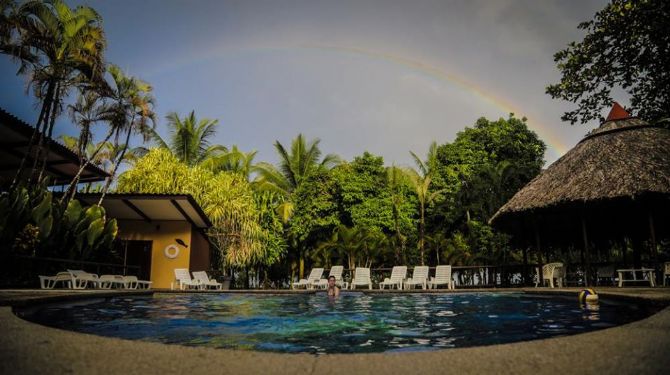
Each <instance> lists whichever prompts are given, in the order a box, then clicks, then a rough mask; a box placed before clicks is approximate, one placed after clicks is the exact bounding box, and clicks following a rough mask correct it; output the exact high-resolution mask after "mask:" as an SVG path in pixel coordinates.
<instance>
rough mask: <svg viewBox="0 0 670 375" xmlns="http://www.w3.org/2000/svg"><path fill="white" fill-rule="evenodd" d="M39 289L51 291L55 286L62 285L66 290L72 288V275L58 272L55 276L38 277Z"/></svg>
mask: <svg viewBox="0 0 670 375" xmlns="http://www.w3.org/2000/svg"><path fill="white" fill-rule="evenodd" d="M39 278H40V288H42V289H53V288H54V287H55V286H56V284H58V283H63V284H64V285H65V286H67V287H68V288H71V287H72V275H71V274H70V273H69V272H58V273H57V274H56V275H55V276H42V275H40V276H39Z"/></svg>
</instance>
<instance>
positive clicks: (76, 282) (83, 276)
mask: <svg viewBox="0 0 670 375" xmlns="http://www.w3.org/2000/svg"><path fill="white" fill-rule="evenodd" d="M67 272H69V273H70V275H71V276H72V285H71V288H72V289H86V287H87V286H88V283H91V285H92V286H93V287H94V288H97V287H99V286H100V283H99V281H100V278H99V277H98V275H96V274H94V273H88V272H86V271H84V270H67Z"/></svg>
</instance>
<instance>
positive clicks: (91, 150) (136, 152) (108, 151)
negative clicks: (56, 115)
mask: <svg viewBox="0 0 670 375" xmlns="http://www.w3.org/2000/svg"><path fill="white" fill-rule="evenodd" d="M59 139H60V141H61V142H62V143H63V144H64V145H65V147H67V148H69V149H70V150H72V152H74V153H78V152H80V151H79V148H80V145H81V142H80V141H79V138H77V137H73V136H69V135H61V136H60V137H59ZM124 148H126V146H125V145H124V144H114V143H112V142H109V141H100V142H98V143H89V144H88V145H87V147H86V150H85V151H84V154H83V155H79V154H78V156H79V157H80V158H84V160H85V161H86V162H85V165H84V167H85V166H87V165H89V164H92V165H95V166H96V167H98V168H100V169H102V170H103V171H105V172H107V173H111V172H112V171H113V170H114V167H115V166H116V164H117V163H121V164H134V162H135V161H136V160H137V159H139V158H140V157H142V156H144V154H145V152H146V150H145V149H144V148H143V147H134V148H129V149H127V150H126V152H125V154H124V156H123V159H121V158H120V155H121V152H122V151H123V149H124ZM90 186H91V183H90V182H89V183H88V185H87V188H86V190H87V191H88V190H89V189H90ZM64 195H67V192H66V193H65V194H64Z"/></svg>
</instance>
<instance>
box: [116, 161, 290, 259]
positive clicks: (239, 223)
mask: <svg viewBox="0 0 670 375" xmlns="http://www.w3.org/2000/svg"><path fill="white" fill-rule="evenodd" d="M117 191H119V192H126V193H154V194H190V195H191V196H193V198H194V199H195V200H196V201H197V202H198V204H199V205H200V206H201V207H202V208H203V210H204V212H205V214H207V216H208V217H209V218H210V220H211V221H212V223H213V224H214V226H213V227H212V228H211V229H210V231H209V232H208V235H209V237H210V239H211V240H212V242H213V243H214V244H215V246H216V248H217V249H218V250H219V253H220V256H219V259H220V262H221V263H220V266H221V267H224V266H237V267H246V266H249V265H253V264H268V263H271V262H274V261H276V260H277V259H278V257H279V256H281V253H282V252H283V250H282V245H281V244H275V245H276V246H275V245H273V247H271V248H268V247H267V246H268V243H270V242H271V241H278V239H276V238H270V235H271V233H270V232H269V231H268V229H267V228H269V227H271V226H272V225H274V224H272V223H271V221H272V220H271V218H270V219H267V218H264V216H265V215H266V212H259V208H258V207H259V205H257V203H256V202H255V201H254V195H253V190H252V189H251V186H250V185H249V184H248V183H247V182H246V181H244V179H242V178H241V177H240V176H239V175H236V174H234V173H227V172H220V173H213V172H212V171H210V170H207V169H205V168H202V167H200V166H193V167H189V166H188V165H186V164H185V163H182V162H181V161H179V160H178V159H177V158H176V156H175V155H173V154H172V153H171V152H170V151H169V150H165V149H162V148H155V149H152V150H150V151H149V153H148V154H147V155H145V156H144V157H142V158H141V159H139V160H138V161H137V162H136V163H135V165H134V166H133V168H131V169H129V170H127V171H125V172H124V173H123V174H121V175H120V176H119V181H118V186H117ZM263 220H269V221H270V223H268V222H266V223H265V224H261V222H263Z"/></svg>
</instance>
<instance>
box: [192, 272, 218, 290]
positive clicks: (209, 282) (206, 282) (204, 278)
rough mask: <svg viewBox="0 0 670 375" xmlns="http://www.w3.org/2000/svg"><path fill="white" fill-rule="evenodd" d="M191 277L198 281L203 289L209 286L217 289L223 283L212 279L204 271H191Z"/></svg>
mask: <svg viewBox="0 0 670 375" xmlns="http://www.w3.org/2000/svg"><path fill="white" fill-rule="evenodd" d="M193 279H195V280H198V281H200V284H201V285H202V287H203V288H205V289H207V287H210V286H211V287H214V289H217V290H221V288H223V284H221V283H220V282H218V281H216V280H214V279H210V278H209V276H208V275H207V272H205V271H196V272H193Z"/></svg>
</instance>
